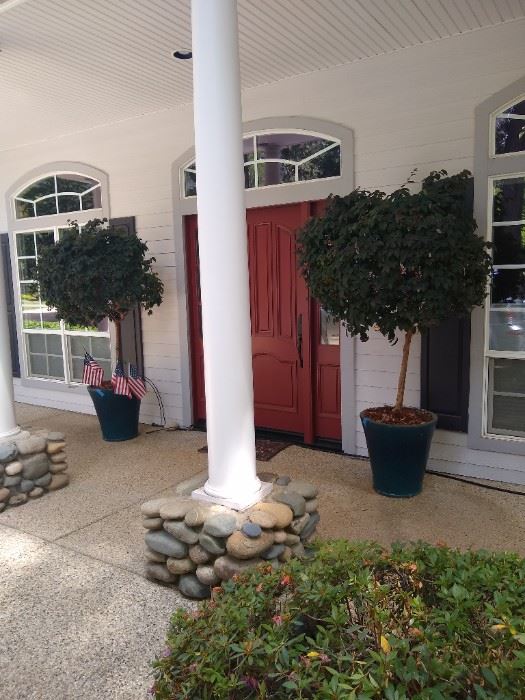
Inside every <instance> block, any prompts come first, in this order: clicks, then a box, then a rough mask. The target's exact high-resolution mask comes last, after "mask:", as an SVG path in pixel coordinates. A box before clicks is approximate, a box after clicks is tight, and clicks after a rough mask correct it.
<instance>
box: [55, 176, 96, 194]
mask: <svg viewBox="0 0 525 700" xmlns="http://www.w3.org/2000/svg"><path fill="white" fill-rule="evenodd" d="M97 184H98V182H97V180H93V178H91V177H85V176H84V175H69V174H64V173H62V174H61V175H57V189H58V192H78V193H81V192H85V191H86V190H89V189H90V188H91V187H93V186H94V185H97Z"/></svg>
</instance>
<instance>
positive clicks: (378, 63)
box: [0, 21, 525, 483]
mask: <svg viewBox="0 0 525 700" xmlns="http://www.w3.org/2000/svg"><path fill="white" fill-rule="evenodd" d="M524 37H525V21H515V22H512V23H508V24H504V25H500V26H498V27H494V28H490V29H484V30H479V31H476V32H472V33H471V34H466V35H462V36H460V37H454V38H451V39H445V40H441V41H438V42H432V43H429V44H425V45H422V46H419V47H415V48H410V49H406V50H402V51H399V52H397V53H394V54H390V55H387V56H379V57H376V58H371V59H366V60H363V61H360V62H358V63H354V64H351V65H346V66H341V67H338V68H334V69H331V70H325V71H319V72H316V73H312V74H309V75H305V76H300V77H297V78H291V79H285V80H282V81H280V82H278V83H273V84H270V85H267V86H263V87H259V88H253V89H250V90H247V91H245V93H244V94H243V118H244V120H245V121H249V120H253V119H259V118H262V117H279V116H283V117H284V116H297V115H300V116H305V117H313V118H316V119H324V120H328V121H332V122H337V123H340V124H342V125H344V126H346V127H348V128H351V129H353V131H354V138H355V181H356V185H358V186H361V187H367V188H376V187H377V188H382V189H386V190H390V189H393V188H394V187H395V186H399V185H401V184H402V183H403V182H404V181H405V180H406V179H407V177H408V175H409V173H410V171H411V170H412V169H413V168H414V167H417V168H418V169H419V171H418V178H419V177H424V176H425V175H427V174H428V172H429V171H430V170H436V169H440V168H445V169H447V170H448V171H449V172H450V173H454V172H457V171H458V170H461V169H463V168H468V169H470V170H472V168H473V152H474V108H475V106H476V105H477V104H478V103H480V102H482V101H483V100H484V99H486V98H487V97H489V96H490V95H492V94H493V93H495V92H497V91H498V90H500V89H502V88H503V87H505V86H506V85H508V84H509V83H511V82H513V81H514V80H517V79H518V78H520V77H522V76H523V75H524V74H525V41H524V40H523V39H524ZM174 70H176V67H174ZM192 143H193V135H192V116H191V108H190V107H189V106H188V107H184V108H181V109H178V110H170V111H164V112H160V113H157V114H154V115H149V116H143V117H139V118H137V119H132V120H129V121H125V122H121V123H119V124H113V125H109V126H104V127H100V128H96V129H93V130H90V131H86V132H83V133H79V134H74V135H70V136H64V137H62V138H59V139H54V140H51V141H48V142H44V143H39V144H36V145H32V146H26V147H22V148H17V149H14V150H12V151H8V152H3V153H0V230H2V231H5V230H6V226H7V224H6V216H5V211H3V207H4V201H3V192H5V191H6V190H7V189H8V188H9V187H10V186H11V184H12V183H13V182H14V181H15V180H16V179H18V178H19V177H21V176H22V175H23V174H24V173H26V172H27V171H29V170H31V169H32V168H34V167H36V166H39V165H42V164H43V163H46V162H52V161H59V160H73V161H82V162H85V163H88V164H90V165H92V166H94V167H97V168H100V169H101V170H104V171H106V172H107V173H108V175H109V182H110V204H111V216H130V215H135V216H136V221H137V231H138V234H139V236H140V237H141V238H143V239H144V240H146V241H147V242H148V245H149V247H150V250H151V252H152V254H153V255H155V256H156V257H157V269H158V270H159V272H160V274H161V276H162V278H163V280H164V283H165V285H166V296H165V301H164V303H163V305H162V306H161V307H160V309H159V310H156V311H155V312H154V314H153V316H151V317H147V316H144V328H143V333H144V354H145V363H146V373H147V375H148V376H150V377H151V378H152V379H153V380H154V381H155V382H156V383H157V384H158V385H159V388H160V390H161V392H162V395H163V399H164V402H165V404H166V407H167V412H168V416H169V417H170V418H171V419H172V420H180V419H181V407H182V393H181V384H180V369H181V364H180V355H181V353H180V347H181V345H180V344H181V343H186V342H187V341H186V339H185V338H180V337H179V336H180V334H179V325H178V304H179V300H178V299H177V292H176V285H175V281H176V275H177V266H178V265H181V264H183V261H181V260H176V256H175V246H174V240H173V221H174V216H176V215H177V212H175V213H174V212H173V205H172V182H171V172H170V168H171V164H172V162H173V161H175V160H177V158H179V157H180V156H181V154H182V153H184V151H186V150H187V149H188V148H189V147H191V145H192ZM400 354H401V343H399V344H398V345H397V346H396V347H394V348H391V347H389V346H388V343H387V342H386V341H385V340H383V339H382V337H381V336H375V335H373V336H372V338H371V339H370V341H369V342H368V343H366V344H362V343H360V342H359V341H358V342H357V349H356V372H355V380H356V397H357V406H356V408H357V414H358V413H359V411H360V410H362V409H363V408H365V407H367V406H370V405H373V404H378V403H383V402H391V401H392V399H393V396H394V387H395V383H396V381H397V370H398V366H399V362H400ZM419 355H420V344H419V342H414V343H413V347H412V355H411V359H410V364H409V376H408V378H407V395H406V402H407V403H408V404H413V405H418V403H419ZM343 391H344V388H343ZM16 396H17V398H18V399H19V400H25V401H30V402H33V403H37V402H40V401H42V402H43V403H46V404H48V405H54V406H57V407H62V408H67V407H68V406H69V407H70V408H71V409H73V410H89V403H88V399H87V397H84V396H81V397H79V398H76V397H75V399H74V401H71V400H68V399H66V398H64V392H53V397H51V398H48V397H49V396H50V392H48V391H41V392H38V395H36V394H35V392H34V391H33V390H31V391H30V392H28V391H27V390H25V389H23V388H22V387H21V386H20V385H19V383H18V385H17V387H16ZM66 396H67V394H66ZM142 417H143V419H144V420H155V419H157V418H158V413H157V410H156V407H155V403H154V400H153V399H152V398H149V399H148V400H147V401H146V402H145V406H144V409H143V414H142ZM355 431H356V451H357V452H358V453H359V454H365V453H366V449H365V441H364V436H363V434H362V431H361V427H360V425H359V424H356V426H355ZM432 466H434V467H436V468H439V469H444V470H446V471H450V472H456V473H463V474H470V475H472V474H476V475H479V476H485V477H487V478H500V479H502V480H508V481H515V482H522V483H525V464H524V460H523V458H520V457H516V456H512V455H500V454H496V453H487V452H482V451H478V450H470V449H467V448H466V436H465V435H463V434H460V433H445V432H443V431H438V434H437V436H436V438H435V441H434V447H433V451H432Z"/></svg>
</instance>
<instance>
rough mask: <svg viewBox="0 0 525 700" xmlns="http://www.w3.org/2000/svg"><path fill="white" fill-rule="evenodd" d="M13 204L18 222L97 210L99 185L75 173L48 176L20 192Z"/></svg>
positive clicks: (99, 198)
mask: <svg viewBox="0 0 525 700" xmlns="http://www.w3.org/2000/svg"><path fill="white" fill-rule="evenodd" d="M14 205H15V216H16V218H17V219H31V218H36V217H39V216H50V215H51V216H52V215H53V214H70V213H72V212H78V211H87V210H90V209H100V208H101V196H100V182H99V181H98V180H94V179H93V178H91V177H86V176H85V175H79V174H77V173H56V174H53V175H48V176H47V177H43V178H42V179H40V180H37V181H36V182H32V183H31V184H30V185H29V186H28V187H25V188H24V189H23V190H22V191H21V192H19V193H18V194H17V195H16V196H15V197H14Z"/></svg>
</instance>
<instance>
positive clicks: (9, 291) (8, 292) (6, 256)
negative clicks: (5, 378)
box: [0, 233, 20, 377]
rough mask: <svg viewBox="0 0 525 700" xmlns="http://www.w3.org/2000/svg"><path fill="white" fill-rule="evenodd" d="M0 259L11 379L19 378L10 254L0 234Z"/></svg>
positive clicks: (6, 238)
mask: <svg viewBox="0 0 525 700" xmlns="http://www.w3.org/2000/svg"><path fill="white" fill-rule="evenodd" d="M0 250H1V253H0V258H1V264H2V265H3V268H4V281H5V296H6V300H7V322H8V325H9V340H10V343H11V364H12V368H13V377H19V376H20V360H19V357H18V337H17V333H16V312H15V293H14V289H13V274H12V270H11V253H10V250H9V235H8V234H7V233H2V234H0Z"/></svg>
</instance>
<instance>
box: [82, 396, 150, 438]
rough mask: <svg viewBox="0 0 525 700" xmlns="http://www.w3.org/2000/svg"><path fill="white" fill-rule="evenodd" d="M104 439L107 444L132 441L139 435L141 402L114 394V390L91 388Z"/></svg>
mask: <svg viewBox="0 0 525 700" xmlns="http://www.w3.org/2000/svg"><path fill="white" fill-rule="evenodd" d="M88 391H89V395H90V396H91V400H92V401H93V405H94V406H95V411H96V412H97V416H98V420H99V423H100V428H101V430H102V437H103V438H104V440H106V441H107V442H121V441H123V440H132V439H133V438H136V437H137V435H138V434H139V413H140V401H139V400H138V399H136V398H135V397H134V396H133V398H131V399H128V397H127V396H121V395H119V394H114V393H113V390H112V389H103V388H102V387H95V386H89V387H88Z"/></svg>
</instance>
